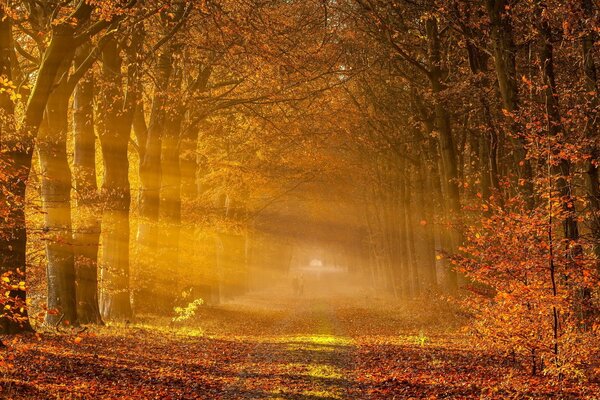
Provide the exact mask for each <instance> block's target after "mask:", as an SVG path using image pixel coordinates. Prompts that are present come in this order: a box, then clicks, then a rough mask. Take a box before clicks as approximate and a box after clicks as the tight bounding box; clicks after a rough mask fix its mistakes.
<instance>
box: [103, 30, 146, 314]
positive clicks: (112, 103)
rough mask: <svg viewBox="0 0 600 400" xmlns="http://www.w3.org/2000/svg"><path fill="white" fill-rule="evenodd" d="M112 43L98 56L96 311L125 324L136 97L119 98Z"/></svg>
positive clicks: (130, 70)
mask: <svg viewBox="0 0 600 400" xmlns="http://www.w3.org/2000/svg"><path fill="white" fill-rule="evenodd" d="M121 57H122V56H121V54H120V51H119V49H118V47H117V41H116V40H115V39H114V38H112V39H111V40H110V41H109V43H107V45H106V46H105V47H104V49H103V52H102V73H103V78H104V89H103V91H102V94H101V96H100V104H99V110H100V111H101V112H100V115H99V117H100V122H101V123H100V125H99V127H100V130H99V137H100V144H101V147H102V156H103V160H104V176H103V182H102V197H103V200H104V211H103V214H102V234H101V237H102V238H101V240H102V259H101V262H100V266H101V280H102V293H101V296H100V311H101V314H102V316H103V317H104V318H109V319H116V320H124V319H129V318H131V317H132V309H131V302H130V293H129V209H130V202H131V194H130V184H129V177H128V172H129V159H128V152H127V148H128V142H129V136H130V133H131V125H132V119H133V112H134V110H135V104H136V98H135V96H136V94H135V91H134V90H132V91H131V92H132V93H130V91H127V97H125V95H124V93H123V87H122V78H121V64H122V58H121ZM133 68H134V67H131V66H130V67H129V68H128V74H129V75H130V77H129V79H128V84H129V85H131V86H130V87H131V88H134V87H135V86H134V84H135V79H136V78H137V76H135V71H134V69H133Z"/></svg>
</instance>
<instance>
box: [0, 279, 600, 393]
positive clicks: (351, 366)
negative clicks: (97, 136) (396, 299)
mask: <svg viewBox="0 0 600 400" xmlns="http://www.w3.org/2000/svg"><path fill="white" fill-rule="evenodd" d="M344 293H345V292H344ZM357 293H358V291H357ZM165 322H166V321H162V320H157V319H152V318H147V319H144V318H141V320H139V321H137V322H136V323H132V324H128V325H127V326H125V325H112V326H110V327H108V328H93V329H90V330H87V331H85V332H83V333H80V334H77V333H76V332H69V331H63V332H61V333H57V332H46V333H42V334H41V335H38V336H36V335H32V336H27V337H20V338H18V339H15V341H13V342H12V343H9V349H8V350H6V351H5V352H4V353H5V354H4V355H5V356H6V361H7V363H8V364H10V365H6V364H5V365H3V367H2V370H3V375H2V381H1V383H2V385H1V387H2V390H3V392H2V397H3V398H15V399H25V398H27V399H46V398H48V399H59V398H60V399H97V398H106V399H115V398H119V399H194V398H199V399H299V400H328V399H330V400H333V399H391V398H396V399H408V398H415V399H421V398H455V399H463V398H507V397H511V396H515V395H516V394H517V393H524V392H525V393H528V395H527V397H528V398H540V399H542V398H549V397H551V396H558V397H556V398H582V397H581V396H582V395H583V394H582V392H581V390H584V391H587V392H588V395H589V396H588V397H589V398H592V397H591V396H592V395H591V393H593V391H594V390H595V389H598V387H597V386H593V385H591V386H589V387H588V388H584V389H582V388H580V387H579V388H577V387H562V386H561V385H562V384H561V383H557V384H554V385H550V384H549V383H548V382H547V381H546V380H544V379H543V378H532V377H530V376H529V375H527V374H526V373H525V374H524V373H523V371H522V370H520V369H519V368H517V366H516V365H511V364H510V363H506V362H500V360H503V359H505V358H500V357H497V355H494V354H490V353H487V352H484V351H481V350H478V349H476V348H473V347H471V345H470V340H469V338H468V337H466V336H465V334H464V333H463V332H462V331H461V320H460V319H458V318H456V317H454V316H452V314H451V313H450V312H449V311H448V310H447V309H444V308H443V307H442V306H440V305H425V304H422V303H418V304H413V305H408V306H398V305H395V304H392V303H391V302H389V301H387V300H384V299H382V298H378V297H377V296H368V297H367V296H359V295H356V296H354V297H349V296H348V295H344V294H343V293H333V292H332V293H330V295H327V293H319V294H318V293H313V294H308V295H306V296H304V297H303V298H298V297H295V296H294V295H293V294H291V293H290V291H289V290H288V288H287V287H284V286H282V287H279V288H275V289H273V290H270V291H265V292H256V293H254V294H249V295H246V296H244V297H241V298H239V299H237V300H235V301H231V302H229V303H226V304H223V305H221V306H218V307H203V308H201V309H200V310H199V312H198V313H197V314H196V315H195V316H194V318H192V319H190V320H189V321H186V322H185V323H182V324H179V325H175V326H171V327H168V324H165ZM165 325H166V326H165ZM40 371H43V372H44V373H43V374H40ZM516 398H522V397H519V396H517V397H516ZM583 398H585V396H584V397H583Z"/></svg>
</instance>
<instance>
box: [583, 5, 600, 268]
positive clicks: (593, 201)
mask: <svg viewBox="0 0 600 400" xmlns="http://www.w3.org/2000/svg"><path fill="white" fill-rule="evenodd" d="M582 5H583V11H584V14H585V16H586V17H589V18H591V17H592V15H593V7H594V5H593V2H592V0H582ZM595 43H596V39H595V32H594V31H593V30H592V29H591V28H590V32H588V33H587V34H586V35H585V37H584V38H583V41H582V53H583V54H582V55H583V72H584V75H585V87H586V90H587V91H588V92H589V93H592V95H591V99H590V102H589V105H588V109H589V112H588V123H587V126H586V131H585V133H586V137H587V139H588V140H589V143H590V144H589V148H588V154H589V158H588V160H587V165H586V170H587V171H586V172H587V174H586V175H587V179H586V186H587V199H588V202H589V207H590V211H591V214H592V216H591V221H590V230H591V233H592V240H593V244H592V246H593V247H592V251H593V253H594V255H595V256H596V263H597V264H596V265H597V269H598V271H599V272H600V178H599V174H598V167H599V166H598V164H599V162H600V145H598V142H599V140H600V138H599V137H598V136H599V135H598V132H599V130H600V123H599V122H598V118H599V116H598V111H597V110H598V106H599V105H600V104H599V103H600V101H599V96H598V72H597V67H596V64H595V62H594V57H593V52H594V46H595Z"/></svg>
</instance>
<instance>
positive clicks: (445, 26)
mask: <svg viewBox="0 0 600 400" xmlns="http://www.w3.org/2000/svg"><path fill="white" fill-rule="evenodd" d="M340 12H341V13H344V15H346V17H347V18H348V21H352V24H353V26H354V27H355V32H354V35H355V36H356V43H357V45H358V47H357V48H356V51H354V52H353V54H352V55H353V58H352V63H353V66H355V68H364V67H366V68H369V70H370V73H369V74H361V75H360V76H359V77H357V79H356V80H353V81H352V82H351V83H350V84H349V85H347V86H346V87H345V91H346V94H347V96H348V98H349V101H351V102H352V103H353V105H354V107H353V108H352V110H351V111H350V114H349V118H354V119H353V120H352V121H353V122H352V124H351V125H350V126H349V127H348V131H349V132H351V135H352V136H353V138H354V141H353V142H354V144H355V148H356V149H357V150H358V153H357V155H356V156H355V157H358V159H359V160H360V164H361V165H363V166H366V168H364V169H363V170H362V171H361V172H362V173H361V174H360V176H361V177H362V179H363V181H362V182H363V184H364V187H366V188H368V190H364V189H361V194H362V196H363V197H362V198H363V199H364V200H363V201H362V202H361V205H360V207H362V208H363V210H364V216H365V225H366V226H367V227H368V232H369V243H370V249H371V250H370V252H371V263H370V272H371V276H372V279H373V281H374V282H375V283H377V284H380V285H382V286H383V287H387V288H388V290H389V291H390V292H392V293H394V294H395V295H397V296H399V297H404V298H410V297H413V296H416V295H419V294H422V293H428V292H430V291H431V290H432V289H434V290H437V289H438V288H440V287H441V288H443V289H445V290H446V291H447V292H449V293H453V294H466V295H467V297H466V300H464V301H463V302H462V304H463V305H464V306H465V307H466V308H467V310H468V311H469V312H470V313H472V314H473V315H474V316H476V317H477V321H478V324H477V334H478V335H483V337H486V338H492V341H491V342H496V343H500V344H501V345H502V346H503V348H504V349H506V350H507V351H511V352H516V353H518V354H521V355H523V356H525V357H527V359H528V360H530V365H531V368H532V371H533V372H534V373H535V372H537V371H538V370H539V369H540V368H545V370H546V372H549V371H550V372H555V373H557V374H559V375H560V374H564V373H571V372H572V373H581V371H582V370H585V369H586V367H584V365H585V363H586V360H590V354H593V353H594V352H596V354H597V351H598V348H597V335H598V317H599V313H598V306H599V304H600V303H599V302H598V299H599V298H598V273H599V272H600V269H599V266H600V264H599V261H598V257H599V255H600V254H599V253H598V249H599V245H600V230H599V229H598V228H599V226H600V225H599V223H600V209H599V206H600V203H599V200H600V198H599V192H598V189H599V187H600V186H599V181H598V143H600V142H599V139H600V137H599V132H600V131H599V129H598V127H599V125H598V111H599V108H598V105H599V103H598V76H597V65H598V63H599V61H600V60H599V59H598V51H597V47H598V45H597V42H596V36H597V33H598V32H597V30H598V26H599V20H598V18H599V15H600V14H599V12H598V7H597V4H595V3H594V2H592V1H588V0H582V1H575V2H565V1H542V0H539V1H527V2H515V1H510V0H486V1H481V2H471V1H460V0H453V1H450V2H448V1H445V2H436V1H410V2H409V1H398V2H387V1H377V0H356V1H349V2H347V3H346V4H345V7H344V8H343V10H342V11H340ZM356 144H358V146H356ZM354 159H356V158H354ZM574 371H575V372H574ZM588 372H589V369H588Z"/></svg>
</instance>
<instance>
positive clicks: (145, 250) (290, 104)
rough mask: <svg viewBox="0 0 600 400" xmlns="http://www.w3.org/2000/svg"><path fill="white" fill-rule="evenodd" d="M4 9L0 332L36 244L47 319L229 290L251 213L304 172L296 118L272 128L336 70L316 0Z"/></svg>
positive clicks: (13, 5)
mask: <svg viewBox="0 0 600 400" xmlns="http://www.w3.org/2000/svg"><path fill="white" fill-rule="evenodd" d="M1 12H2V18H1V20H2V21H1V26H0V30H1V32H0V36H1V37H2V50H1V53H2V61H1V62H2V63H3V64H2V65H1V74H2V79H3V81H2V84H3V89H2V93H1V96H2V99H1V100H2V101H1V103H2V110H3V111H2V130H1V132H2V135H1V136H0V140H1V145H2V155H3V156H2V174H1V176H0V177H1V178H2V189H3V191H2V196H3V197H2V200H3V207H2V210H3V214H2V217H3V224H2V226H3V240H2V241H1V242H2V244H1V246H2V247H1V248H0V255H1V272H2V274H3V277H4V283H5V284H6V288H7V290H8V292H7V295H6V296H5V297H6V300H5V302H4V304H5V306H6V309H5V311H6V313H5V315H4V318H2V331H3V332H5V333H12V332H17V331H20V330H23V329H25V330H27V329H30V327H29V322H28V321H27V318H26V317H27V315H26V314H27V307H25V302H26V300H25V298H26V296H25V292H26V285H25V281H26V275H25V274H26V266H27V265H28V264H31V262H32V259H33V257H32V254H34V253H35V250H36V249H37V250H39V245H40V244H42V243H43V246H44V249H43V253H44V256H43V257H42V260H43V263H44V264H46V266H47V268H46V275H47V279H46V286H47V299H46V301H45V306H44V307H45V308H46V310H47V312H46V313H45V323H46V324H49V325H57V324H59V323H65V322H67V323H70V324H76V323H101V322H102V319H103V318H105V319H106V318H109V319H116V320H125V319H130V318H131V317H132V314H133V311H132V306H134V307H135V308H136V311H137V312H150V311H151V312H157V311H165V310H170V309H171V308H172V306H173V301H174V299H175V298H176V297H177V296H178V294H179V293H181V292H187V293H189V289H190V288H191V286H194V284H192V283H191V282H195V285H196V286H197V287H196V291H197V292H199V293H200V294H202V295H203V296H207V297H216V298H217V299H218V298H219V297H220V296H221V294H222V292H223V291H224V290H229V291H234V292H235V291H236V290H238V291H239V290H241V287H242V286H243V285H244V279H243V278H240V276H242V275H243V274H244V272H243V268H244V267H245V266H246V265H247V264H248V260H247V258H248V257H250V255H249V254H250V253H251V250H252V249H251V248H250V247H251V246H250V244H249V243H250V242H249V240H248V237H247V233H246V231H247V229H248V227H249V226H250V225H251V222H252V215H253V214H252V213H253V212H254V211H262V210H263V209H264V208H265V207H266V206H267V205H268V204H269V202H270V201H272V200H273V199H274V198H277V197H280V196H281V195H282V194H284V193H286V191H289V190H290V187H288V186H291V187H293V186H294V185H298V182H302V181H304V180H306V179H307V176H308V175H309V174H311V171H310V168H306V169H305V168H300V167H299V166H300V165H301V164H302V161H301V160H296V159H292V158H290V157H289V156H287V155H286V152H287V153H290V152H293V151H294V148H298V147H300V146H304V147H307V146H309V145H308V143H306V142H305V141H303V142H300V140H299V137H300V136H301V128H299V127H296V128H290V129H289V130H288V132H287V135H281V134H277V129H281V125H282V124H281V122H283V121H288V122H289V124H290V125H291V124H293V120H298V119H299V118H302V117H301V116H300V115H291V113H292V112H293V111H294V109H299V108H300V107H301V106H300V104H301V103H307V102H315V100H314V99H315V97H316V96H317V95H318V94H319V93H322V92H324V91H325V89H326V88H327V87H329V86H331V85H336V84H339V83H340V82H341V81H340V79H342V80H343V79H344V78H339V77H338V76H337V75H336V74H337V72H336V68H337V66H338V63H337V62H336V61H333V62H326V61H327V59H328V57H332V58H333V59H334V60H335V59H336V57H335V49H334V48H333V46H332V45H331V44H330V43H329V41H330V40H331V38H332V37H333V36H335V32H333V31H329V32H328V31H327V30H326V29H325V26H326V24H327V18H326V12H327V9H326V7H323V5H322V4H321V3H319V2H305V3H303V4H299V3H298V4H296V3H293V2H292V3H281V4H279V3H277V4H275V3H273V4H271V3H269V2H238V1H222V2H191V1H179V0H172V1H170V0H165V1H159V0H157V1H138V2H136V1H111V2H104V1H103V2H95V1H86V0H81V1H73V2H54V1H42V2H40V1H14V2H7V3H3V4H2V6H1ZM275 37H278V39H277V40H274V41H271V40H268V38H275ZM299 43H302V46H299ZM314 106H315V107H316V106H318V105H317V104H315V105H314ZM306 112H308V109H307V110H306ZM276 118H278V119H279V122H278V124H274V122H273V121H274V119H276ZM290 140H294V141H297V143H292V145H291V146H290ZM281 177H286V178H287V179H288V180H289V182H287V181H286V180H281ZM98 180H100V181H101V183H100V185H98V183H97V182H98ZM38 202H39V204H40V205H41V208H40V209H38V208H37V207H36V204H37V203H38ZM26 216H27V218H26ZM41 217H43V220H41V219H40V218H41ZM28 234H29V238H30V240H29V242H28V240H27V238H28ZM259 241H260V240H259V239H258V238H257V239H256V240H255V242H256V243H258V242H259ZM255 247H256V248H259V247H260V246H259V245H258V244H257V245H256V246H255ZM284 248H287V245H282V249H284ZM281 251H285V250H281ZM256 252H257V251H254V253H256ZM255 257H260V255H255ZM240 268H241V269H240ZM32 274H33V275H36V274H37V275H39V274H40V271H36V270H34V271H33V272H32V273H29V277H28V278H27V280H31V276H32ZM190 278H193V279H190ZM183 282H185V283H183ZM99 283H100V290H99ZM224 284H226V285H229V286H232V287H237V289H236V290H233V289H226V288H224V287H223V286H224Z"/></svg>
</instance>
